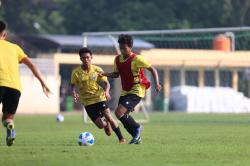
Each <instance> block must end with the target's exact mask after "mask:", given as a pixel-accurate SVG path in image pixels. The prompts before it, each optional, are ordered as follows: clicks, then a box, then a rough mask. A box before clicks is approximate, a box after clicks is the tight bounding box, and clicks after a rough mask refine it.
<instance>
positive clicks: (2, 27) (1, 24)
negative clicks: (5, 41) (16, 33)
mask: <svg viewBox="0 0 250 166" xmlns="http://www.w3.org/2000/svg"><path fill="white" fill-rule="evenodd" d="M6 28H7V25H6V23H5V22H3V21H1V20H0V33H2V32H3V31H4V30H5V29H6Z"/></svg>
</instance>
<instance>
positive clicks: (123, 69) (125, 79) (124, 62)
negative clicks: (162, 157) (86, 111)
mask: <svg viewBox="0 0 250 166" xmlns="http://www.w3.org/2000/svg"><path fill="white" fill-rule="evenodd" d="M118 43H119V47H120V50H121V55H118V56H116V58H115V61H114V67H113V72H112V73H101V74H100V76H107V77H113V78H117V77H119V76H120V78H121V84H122V92H121V96H120V99H119V104H118V107H117V108H116V110H115V115H116V117H117V118H118V119H119V120H120V121H121V122H122V124H123V126H124V127H125V129H126V130H127V131H128V132H129V133H130V135H131V136H132V140H131V141H130V142H129V144H140V143H141V141H142V139H141V137H140V133H141V131H142V125H140V124H138V123H137V122H136V121H135V120H134V118H133V117H132V116H130V115H129V113H130V112H132V111H133V110H134V108H135V106H136V105H137V104H138V103H139V102H140V101H141V99H142V98H143V97H144V96H145V90H146V89H147V88H149V86H150V83H149V81H148V80H147V78H146V77H145V75H144V71H143V69H147V70H149V71H150V73H151V74H152V76H153V79H154V84H155V90H156V92H159V91H160V90H161V85H160V84H159V78H158V73H157V71H156V69H155V68H154V67H153V66H152V65H151V64H150V63H149V62H148V61H146V60H145V59H144V58H143V57H142V56H138V55H135V54H134V53H133V52H132V47H133V38H132V36H130V35H123V34H122V35H119V38H118Z"/></svg>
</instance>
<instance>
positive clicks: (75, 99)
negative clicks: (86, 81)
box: [71, 84, 79, 103]
mask: <svg viewBox="0 0 250 166" xmlns="http://www.w3.org/2000/svg"><path fill="white" fill-rule="evenodd" d="M71 94H72V96H73V99H74V102H75V103H77V102H78V100H79V94H78V92H77V90H76V86H75V84H71Z"/></svg>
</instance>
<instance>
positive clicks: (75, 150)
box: [0, 113, 250, 166]
mask: <svg viewBox="0 0 250 166" xmlns="http://www.w3.org/2000/svg"><path fill="white" fill-rule="evenodd" d="M150 118H151V121H150V122H149V123H147V124H144V130H143V133H142V138H143V143H142V144H141V145H127V144H125V145H119V144H118V141H117V139H116V136H115V135H114V133H112V136H111V137H108V136H106V135H105V134H104V132H103V131H102V130H99V129H97V128H96V127H95V126H94V125H93V124H84V123H83V122H82V117H81V115H65V121H64V122H63V123H57V122H56V121H55V116H53V115H46V116H45V115H43V116H42V115H17V116H16V119H15V125H16V131H17V140H16V144H15V145H14V146H12V147H7V146H6V145H5V134H6V133H5V129H4V128H3V127H1V128H0V165H4V166H8V165H10V166H14V165H18V166H29V165H32V166H34V165H36V166H40V165H43V166H49V165H53V166H54V165H55V166H57V165H63V166H65V165H70V166H78V165H79V166H84V165H86V166H97V165H100V166H140V165H141V166H153V165H154V166H164V165H166V166H216V165H217V166H224V165H225V166H249V165H250V123H249V119H250V116H249V115H247V114H184V113H165V114H164V113H154V114H150ZM121 129H122V132H123V133H124V135H125V137H126V139H127V140H130V136H129V135H128V134H127V133H126V132H125V130H124V128H123V127H122V126H121ZM81 131H90V132H91V133H92V134H93V135H94V136H95V139H96V142H95V145H94V146H92V147H80V146H78V144H77V137H78V135H79V133H80V132H81Z"/></svg>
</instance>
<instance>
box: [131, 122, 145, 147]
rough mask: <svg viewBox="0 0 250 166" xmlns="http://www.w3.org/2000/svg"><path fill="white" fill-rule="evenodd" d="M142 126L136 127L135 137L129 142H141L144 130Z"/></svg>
mask: <svg viewBox="0 0 250 166" xmlns="http://www.w3.org/2000/svg"><path fill="white" fill-rule="evenodd" d="M142 128H143V126H142V125H140V127H138V128H137V129H136V133H135V135H134V136H133V138H132V139H131V141H129V143H128V144H139V143H140V142H141V137H140V134H141V132H142Z"/></svg>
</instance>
